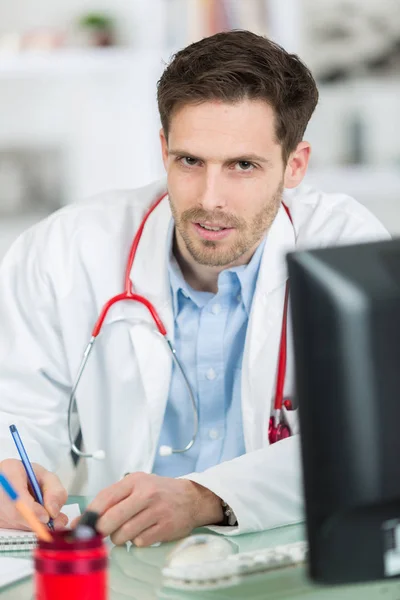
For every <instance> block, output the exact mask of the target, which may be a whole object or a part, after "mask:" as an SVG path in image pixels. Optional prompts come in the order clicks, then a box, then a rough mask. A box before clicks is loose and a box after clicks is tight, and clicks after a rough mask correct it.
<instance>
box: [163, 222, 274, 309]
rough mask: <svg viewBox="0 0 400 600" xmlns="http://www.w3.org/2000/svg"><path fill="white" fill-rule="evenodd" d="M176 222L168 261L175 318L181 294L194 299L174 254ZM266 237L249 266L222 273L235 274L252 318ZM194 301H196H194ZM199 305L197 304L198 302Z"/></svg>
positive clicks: (243, 300) (170, 241)
mask: <svg viewBox="0 0 400 600" xmlns="http://www.w3.org/2000/svg"><path fill="white" fill-rule="evenodd" d="M174 228H175V222H174V220H173V219H171V222H170V226H169V230H168V246H167V247H169V260H168V273H169V280H170V285H171V292H172V306H173V311H174V318H176V317H177V315H178V313H179V292H180V291H181V293H182V294H183V295H184V296H185V297H186V298H191V297H192V290H191V288H190V286H189V285H188V283H187V282H186V280H185V278H184V277H183V274H182V271H181V269H180V267H179V265H178V262H177V260H176V258H175V256H174V254H173V235H174ZM265 240H266V236H265V237H264V238H263V240H262V241H261V243H260V244H259V245H258V247H257V249H256V251H255V253H254V254H253V256H252V258H251V260H250V262H249V263H248V264H247V265H241V266H239V267H231V268H230V269H226V270H224V271H222V272H221V273H220V275H219V277H221V275H222V274H223V273H235V274H236V276H237V278H238V280H239V284H240V294H241V296H242V302H243V305H244V308H245V310H246V313H247V316H250V310H251V304H252V300H253V296H254V292H255V289H256V285H257V277H258V272H259V269H260V264H261V257H262V254H263V250H264V246H265ZM193 301H195V300H194V299H193ZM196 304H197V302H196Z"/></svg>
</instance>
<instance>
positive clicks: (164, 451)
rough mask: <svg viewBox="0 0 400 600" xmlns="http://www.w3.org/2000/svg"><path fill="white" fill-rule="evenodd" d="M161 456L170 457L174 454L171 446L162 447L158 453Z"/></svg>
mask: <svg viewBox="0 0 400 600" xmlns="http://www.w3.org/2000/svg"><path fill="white" fill-rule="evenodd" d="M158 453H159V455H160V456H170V455H171V454H172V448H171V446H160V449H159V451H158Z"/></svg>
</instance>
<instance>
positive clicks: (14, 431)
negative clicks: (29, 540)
mask: <svg viewBox="0 0 400 600" xmlns="http://www.w3.org/2000/svg"><path fill="white" fill-rule="evenodd" d="M10 431H11V435H12V436H13V440H14V442H15V445H16V446H17V450H18V453H19V455H20V457H21V461H22V464H23V465H24V468H25V471H26V474H27V476H28V479H29V483H30V484H31V488H32V491H33V493H34V495H35V498H36V500H37V501H38V502H39V504H41V505H42V506H44V501H43V495H42V491H41V489H40V486H39V483H38V480H37V479H36V475H35V471H34V470H33V468H32V465H31V461H30V460H29V458H28V455H27V453H26V450H25V448H24V445H23V443H22V440H21V438H20V435H19V433H18V429H17V428H16V426H15V425H10ZM47 525H48V527H49V529H51V530H53V531H54V524H53V519H50V520H49V522H48V523H47Z"/></svg>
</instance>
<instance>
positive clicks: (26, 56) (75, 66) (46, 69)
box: [0, 48, 169, 79]
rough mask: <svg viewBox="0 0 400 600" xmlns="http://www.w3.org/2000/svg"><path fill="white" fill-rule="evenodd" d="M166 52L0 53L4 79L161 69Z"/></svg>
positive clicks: (77, 50)
mask: <svg viewBox="0 0 400 600" xmlns="http://www.w3.org/2000/svg"><path fill="white" fill-rule="evenodd" d="M168 56H169V54H168V53H167V52H166V51H162V50H161V49H160V50H158V51H157V50H141V51H140V50H135V49H132V48H98V49H62V50H54V51H51V52H21V53H20V54H0V79H1V78H10V77H18V78H20V77H37V76H56V77H63V76H65V75H73V76H75V75H87V74H91V73H93V74H96V73H100V74H102V73H105V74H107V73H111V74H112V73H115V72H117V71H123V70H124V71H129V70H130V69H132V68H134V67H137V66H138V65H140V66H143V64H149V65H157V64H159V65H160V67H161V66H162V64H163V60H165V58H168Z"/></svg>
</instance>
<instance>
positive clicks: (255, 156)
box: [168, 149, 272, 165]
mask: <svg viewBox="0 0 400 600" xmlns="http://www.w3.org/2000/svg"><path fill="white" fill-rule="evenodd" d="M168 154H171V155H172V156H188V157H190V158H195V159H196V160H202V161H204V158H201V157H200V156H195V155H194V154H192V153H191V152H187V151H186V150H179V149H176V150H169V151H168ZM245 161H249V162H259V163H263V164H266V165H272V163H271V161H270V160H268V158H263V157H262V156H259V155H258V154H253V153H250V154H242V155H241V156H232V157H230V158H225V159H224V161H223V162H224V164H229V163H235V162H245Z"/></svg>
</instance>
